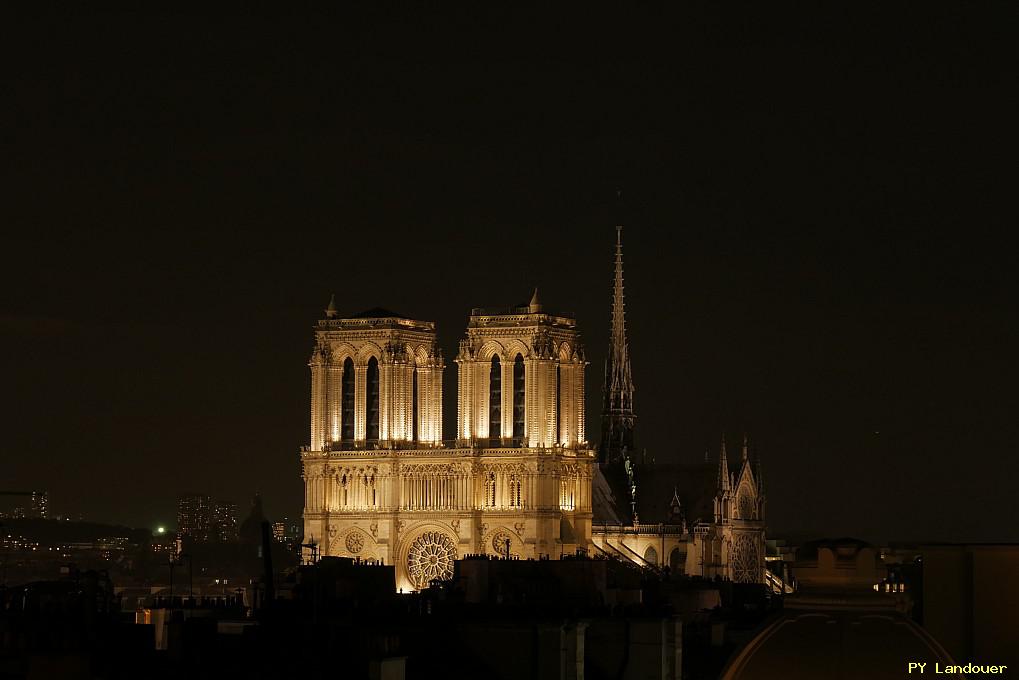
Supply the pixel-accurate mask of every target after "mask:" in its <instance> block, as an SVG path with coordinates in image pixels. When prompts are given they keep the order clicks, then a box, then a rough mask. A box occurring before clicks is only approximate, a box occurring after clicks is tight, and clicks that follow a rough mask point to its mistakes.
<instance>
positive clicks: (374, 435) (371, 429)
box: [365, 357, 379, 442]
mask: <svg viewBox="0 0 1019 680" xmlns="http://www.w3.org/2000/svg"><path fill="white" fill-rule="evenodd" d="M365 387H366V389H365V439H367V440H368V441H370V442H377V441H378V440H379V360H378V359H376V358H375V357H372V358H371V359H369V360H368V373H367V375H366V380H365Z"/></svg>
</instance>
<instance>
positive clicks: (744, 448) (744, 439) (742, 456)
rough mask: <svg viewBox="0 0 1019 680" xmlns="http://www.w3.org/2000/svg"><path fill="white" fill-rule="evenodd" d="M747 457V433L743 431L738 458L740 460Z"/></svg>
mask: <svg viewBox="0 0 1019 680" xmlns="http://www.w3.org/2000/svg"><path fill="white" fill-rule="evenodd" d="M748 458H749V456H748V455H747V433H746V432H744V433H743V452H742V454H741V455H740V460H741V461H745V460H747V459H748Z"/></svg>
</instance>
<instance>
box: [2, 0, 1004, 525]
mask: <svg viewBox="0 0 1019 680" xmlns="http://www.w3.org/2000/svg"><path fill="white" fill-rule="evenodd" d="M807 7H809V5H804V6H803V7H801V8H800V9H799V10H798V11H796V12H792V11H790V12H788V13H773V11H772V10H765V9H764V8H762V7H760V6H758V5H747V6H745V7H742V8H740V7H737V6H733V5H727V9H725V10H724V11H723V10H722V9H719V8H717V7H714V6H713V4H707V5H705V6H704V7H696V8H694V7H693V6H687V8H686V9H682V10H680V11H677V12H676V13H672V14H666V13H647V14H642V15H635V14H629V13H627V12H624V10H623V6H622V5H620V6H619V7H618V8H617V9H616V10H615V11H614V12H612V13H609V14H605V15H597V14H596V13H595V12H594V11H592V10H587V11H585V13H584V15H583V16H575V15H558V16H557V15H553V14H551V13H548V12H545V11H542V12H540V13H537V14H525V13H519V14H518V13H515V12H514V13H510V12H509V10H508V9H507V10H506V12H505V13H498V12H493V13H491V14H489V15H486V16H478V15H471V16H466V15H458V14H457V15H454V14H447V15H442V16H440V15H434V14H427V15H426V14H419V15H404V16H399V17H398V16H395V15H389V16H383V15H381V14H379V15H373V14H370V13H367V12H364V13H359V14H357V15H356V16H355V15H352V14H336V15H329V16H316V17H313V18H303V19H300V20H295V19H280V18H276V17H261V18H251V17H247V18H245V17H240V16H236V15H231V16H220V17H213V16H208V15H195V16H188V15H184V14H172V15H171V14H168V15H155V14H131V15H114V14H106V15H93V16H88V15H84V14H83V15H80V16H49V17H45V18H39V19H37V20H24V21H17V22H12V23H10V24H9V25H8V29H9V36H8V39H5V41H6V42H8V43H9V46H10V47H12V48H13V50H12V51H11V52H10V54H14V55H17V56H16V58H11V59H8V63H7V65H8V75H7V77H6V78H5V80H6V84H5V87H4V90H5V96H4V99H5V103H4V106H3V112H2V113H0V115H2V116H3V120H4V123H3V126H2V131H3V132H2V137H3V146H2V148H3V158H4V160H5V163H4V166H5V170H6V172H5V175H6V179H4V182H3V184H4V188H5V192H4V193H5V195H6V197H5V199H4V201H3V209H2V214H3V220H2V224H3V246H2V249H0V253H2V268H0V284H2V285H0V370H2V374H3V383H2V384H3V390H2V394H3V397H2V399H3V408H2V411H0V413H2V416H0V427H2V438H0V451H2V470H0V488H15V489H25V488H43V489H48V490H49V492H50V495H51V504H52V507H53V510H54V511H55V512H56V513H62V514H69V515H71V516H75V517H76V516H78V515H82V516H84V517H85V518H86V519H96V520H104V521H116V522H122V523H127V524H132V525H138V526H154V525H155V524H156V523H168V524H172V523H173V519H174V514H175V498H176V496H177V494H178V493H182V492H190V491H199V492H205V493H209V494H212V495H214V496H217V497H221V498H224V499H230V500H233V501H235V502H237V503H239V504H240V505H241V507H242V508H244V510H245V511H246V509H247V506H248V504H249V502H250V498H251V497H252V495H253V494H254V493H255V491H256V490H258V491H261V493H262V494H263V496H264V498H265V503H266V509H267V512H268V513H269V514H270V515H273V516H279V515H284V514H288V515H290V516H295V515H298V514H299V512H300V508H301V505H302V488H301V482H300V479H299V474H300V468H299V460H298V448H299V447H300V446H301V445H303V444H307V441H308V418H309V412H308V400H309V394H308V392H309V382H310V379H309V371H308V368H307V365H306V364H307V360H308V357H309V355H310V351H311V348H312V339H313V336H312V326H313V324H314V323H315V321H316V320H317V319H318V318H319V317H320V316H321V310H322V309H323V308H324V306H325V305H326V303H327V302H328V300H329V295H330V293H334V292H335V293H336V296H337V305H338V307H339V308H340V311H341V313H355V312H357V311H360V310H363V309H366V308H369V307H374V306H382V307H386V308H389V309H395V310H397V311H400V312H402V313H404V314H407V315H410V316H413V317H415V318H421V319H430V320H434V321H436V322H437V324H438V330H439V337H440V341H441V343H442V345H443V347H444V349H445V352H446V358H447V364H448V366H447V369H446V373H445V390H446V395H447V404H446V425H445V433H446V435H447V436H452V435H453V433H454V424H455V423H454V420H455V412H454V411H453V406H454V403H455V390H456V365H455V363H454V362H453V358H454V357H455V354H456V347H457V343H458V341H459V339H460V338H461V337H462V335H463V332H464V328H465V325H466V321H467V315H468V313H469V310H470V308H471V307H474V306H483V305H484V306H499V305H512V304H516V303H519V302H522V301H526V300H527V299H528V297H529V295H530V291H531V289H532V288H533V287H534V286H538V287H539V288H540V290H541V296H542V298H543V302H544V303H545V304H546V307H547V308H549V309H551V310H553V311H555V310H558V311H562V312H568V313H575V314H576V317H577V320H578V324H579V327H580V330H581V333H582V334H583V337H584V340H585V342H586V345H587V349H588V358H589V360H590V361H591V365H590V367H589V368H588V373H587V380H588V392H587V397H588V403H589V409H588V421H587V422H588V433H589V438H590V439H591V440H592V441H595V440H597V436H598V423H599V421H598V418H597V415H598V407H599V404H600V387H601V373H602V364H603V361H604V357H605V351H606V346H607V341H608V333H609V329H608V322H609V304H610V297H611V296H610V292H611V275H612V251H613V244H614V237H615V230H614V221H615V214H616V207H615V197H616V189H617V188H621V189H622V191H623V199H624V203H625V205H624V208H623V214H624V216H625V217H624V221H625V224H626V226H625V230H624V247H625V258H626V286H627V302H628V306H627V320H628V327H629V336H630V342H631V356H632V361H633V370H634V381H635V384H636V387H637V392H636V397H635V404H636V409H637V413H638V416H639V418H640V420H639V424H638V439H639V444H640V446H642V447H646V448H647V449H648V453H649V454H651V455H654V456H655V457H656V458H657V460H659V461H689V462H693V461H697V460H703V457H704V454H705V449H706V448H710V450H711V455H712V456H716V455H717V449H718V440H719V437H720V435H721V433H722V432H723V431H724V432H726V433H727V434H728V436H729V442H730V447H731V448H730V451H732V450H734V449H736V447H737V441H738V439H739V438H740V437H741V436H742V433H743V432H744V431H746V432H748V433H749V435H750V437H751V441H752V442H753V443H755V444H756V445H757V446H758V447H759V449H760V451H761V455H762V459H763V464H764V470H765V475H766V481H767V485H768V520H769V521H768V524H769V534H770V535H772V536H776V537H782V536H792V537H796V536H816V535H827V536H834V535H853V536H858V537H861V538H865V539H870V540H875V541H884V540H889V539H892V540H895V539H898V540H931V539H933V540H953V541H955V540H969V541H978V540H979V541H1017V540H1019V526H1017V525H1016V523H1015V522H1014V515H1015V491H1014V488H1015V480H1016V478H1017V476H1019V460H1017V459H1019V451H1017V446H1016V442H1017V441H1019V428H1017V426H1016V414H1017V413H1019V409H1017V406H1019V404H1017V398H1016V387H1015V385H1016V379H1017V377H1019V376H1017V375H1016V374H1017V371H1016V364H1017V361H1016V356H1015V352H1016V347H1017V333H1016V331H1017V328H1016V325H1017V323H1016V313H1015V301H1014V298H1015V294H1016V293H1017V292H1019V291H1017V287H1016V285H1015V268H1016V265H1015V250H1014V248H1013V247H1012V246H1011V245H1010V243H1009V236H1011V234H1010V232H1011V231H1013V230H1014V228H1015V225H1016V211H1015V193H1016V192H1015V188H1016V179H1017V173H1016V157H1017V154H1016V152H1017V144H1016V141H1017V138H1016V137H1017V136H1016V132H1015V130H1016V123H1015V121H1016V120H1017V119H1019V112H1017V110H1016V105H1015V104H1016V91H1017V90H1016V66H1017V59H1016V49H1015V43H1016V35H1017V29H1019V25H1017V24H1019V21H1017V11H1016V9H1015V5H1014V3H998V4H995V3H956V4H954V5H947V4H946V5H942V4H939V3H931V4H929V5H928V4H926V3H922V4H913V5H912V8H913V11H907V10H905V9H901V8H899V9H894V8H890V7H889V5H888V4H887V3H883V4H875V5H874V6H872V7H864V6H862V5H855V4H854V5H853V7H855V9H853V10H850V9H841V10H836V9H828V10H825V11H824V14H809V13H807V12H806V8H807ZM765 12H768V13H765Z"/></svg>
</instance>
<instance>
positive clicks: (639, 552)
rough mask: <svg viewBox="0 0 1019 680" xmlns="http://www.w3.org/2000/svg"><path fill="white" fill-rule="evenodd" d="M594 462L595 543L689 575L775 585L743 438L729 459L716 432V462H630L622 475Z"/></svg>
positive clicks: (755, 466)
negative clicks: (738, 451)
mask: <svg viewBox="0 0 1019 680" xmlns="http://www.w3.org/2000/svg"><path fill="white" fill-rule="evenodd" d="M601 467H602V469H601V470H599V472H598V473H597V475H596V479H595V487H594V496H595V523H594V526H593V530H592V540H593V544H594V548H595V550H596V551H600V552H603V553H604V554H607V555H609V556H612V557H618V558H622V559H628V560H630V561H633V562H636V563H638V564H642V565H645V566H650V567H668V568H669V569H670V571H672V572H679V573H683V574H686V575H688V576H702V577H705V578H714V577H716V576H717V577H719V578H723V579H727V580H731V581H735V582H737V583H763V582H766V581H767V582H769V584H770V585H771V586H773V587H774V588H781V587H782V584H781V583H780V582H779V581H778V580H777V579H775V578H772V577H770V576H769V575H768V573H767V572H766V570H765V538H764V532H765V522H764V518H765V494H764V482H763V478H762V474H761V466H760V461H759V460H755V459H752V458H751V456H750V453H749V445H748V443H747V441H746V439H744V442H743V448H742V453H741V455H740V458H739V461H738V462H737V463H736V464H735V465H734V466H731V465H730V463H729V460H728V455H727V453H726V448H725V441H724V439H723V441H722V448H721V451H720V452H719V460H718V462H717V464H714V463H707V462H706V463H704V464H697V465H656V464H654V463H644V464H630V465H629V466H628V467H629V470H630V472H631V474H629V475H625V474H619V473H620V469H619V468H618V467H616V466H613V464H605V465H602V466H601ZM613 476H615V477H616V483H615V484H612V483H611V482H610V481H609V480H610V479H611V478H612V477H613ZM620 497H624V498H625V500H623V501H622V502H620ZM631 507H633V508H636V513H635V514H631V513H629V512H628V510H629V508H631Z"/></svg>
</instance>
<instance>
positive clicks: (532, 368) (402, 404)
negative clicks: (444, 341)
mask: <svg viewBox="0 0 1019 680" xmlns="http://www.w3.org/2000/svg"><path fill="white" fill-rule="evenodd" d="M456 362H457V366H458V404H459V406H458V411H457V413H458V432H457V437H456V439H455V440H450V441H443V439H442V417H441V403H442V387H441V385H442V370H443V368H444V363H443V359H442V356H441V353H440V352H439V351H438V349H437V345H436V344H435V327H434V324H432V323H431V322H426V321H415V320H412V319H408V318H406V317H404V316H401V315H398V314H395V313H392V312H386V311H385V310H371V311H369V312H366V313H364V314H361V315H358V316H355V317H351V318H338V316H337V314H336V312H335V307H334V305H333V304H332V303H330V307H329V309H327V310H326V318H325V319H323V320H322V321H320V322H319V324H318V327H317V328H316V345H315V350H314V352H313V354H312V358H311V361H310V367H311V373H312V398H311V403H312V408H311V421H312V422H311V446H309V447H306V448H305V449H304V450H303V451H302V454H301V458H302V463H303V476H304V481H305V509H304V537H305V542H315V543H316V544H317V545H318V547H319V554H321V555H341V556H350V557H359V558H362V559H377V560H383V561H385V562H386V563H388V564H395V565H396V568H397V583H398V586H399V587H400V588H402V589H404V590H409V589H418V588H421V587H423V586H425V585H427V583H428V581H429V580H431V579H434V578H442V577H444V576H448V575H451V574H452V564H453V560H455V559H457V558H458V557H462V556H463V555H465V554H468V553H489V554H506V553H507V552H508V553H509V554H510V555H513V556H518V557H521V558H527V557H534V558H537V557H540V556H543V555H548V556H550V557H552V558H558V557H560V556H561V555H562V554H564V553H572V552H575V551H576V549H577V548H583V549H586V548H588V547H589V545H590V541H591V479H592V474H593V468H594V465H595V457H594V453H593V451H591V449H590V448H589V447H588V445H587V442H586V440H585V439H584V418H583V409H584V397H583V394H584V366H585V365H586V362H585V360H584V353H583V348H582V346H581V345H580V342H579V339H578V336H577V332H576V323H575V321H574V320H573V319H571V318H567V317H563V316H556V315H551V314H546V313H544V310H543V308H542V305H541V304H540V303H539V301H538V298H537V292H535V295H534V297H533V298H532V299H531V302H530V303H529V304H527V305H521V306H519V307H515V308H511V309H508V310H499V311H493V310H481V309H476V310H474V311H473V312H472V314H471V318H470V322H469V327H468V329H467V335H466V337H465V338H464V340H463V341H462V342H461V344H460V353H459V355H458V356H457V359H456Z"/></svg>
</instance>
